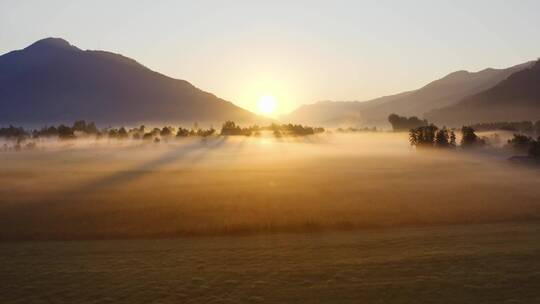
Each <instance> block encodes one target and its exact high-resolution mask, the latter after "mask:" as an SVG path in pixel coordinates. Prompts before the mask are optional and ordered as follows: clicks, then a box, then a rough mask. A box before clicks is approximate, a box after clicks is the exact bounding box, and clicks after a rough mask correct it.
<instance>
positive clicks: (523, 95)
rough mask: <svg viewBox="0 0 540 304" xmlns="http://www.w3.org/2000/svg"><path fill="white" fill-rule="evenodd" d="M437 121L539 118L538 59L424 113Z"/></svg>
mask: <svg viewBox="0 0 540 304" xmlns="http://www.w3.org/2000/svg"><path fill="white" fill-rule="evenodd" d="M426 118H428V119H429V120H430V121H434V122H437V123H440V124H446V125H451V126H454V125H463V124H469V123H478V122H494V121H520V120H534V121H535V120H539V119H540V60H539V61H537V62H536V63H535V64H534V65H533V66H531V67H530V68H528V69H525V70H521V71H518V72H516V73H514V74H512V75H510V76H509V77H508V78H507V79H505V80H503V81H501V82H500V83H499V84H497V85H496V86H494V87H492V88H490V89H488V90H485V91H483V92H481V93H478V94H475V95H472V96H469V97H467V98H465V99H463V100H462V101H460V102H459V103H457V104H455V105H452V106H449V107H445V108H442V109H438V110H433V111H431V112H429V113H427V114H426Z"/></svg>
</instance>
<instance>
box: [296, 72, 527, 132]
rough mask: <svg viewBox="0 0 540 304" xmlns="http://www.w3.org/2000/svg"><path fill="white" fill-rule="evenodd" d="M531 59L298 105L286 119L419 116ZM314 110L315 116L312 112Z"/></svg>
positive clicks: (367, 120) (377, 120) (368, 121)
mask: <svg viewBox="0 0 540 304" xmlns="http://www.w3.org/2000/svg"><path fill="white" fill-rule="evenodd" d="M531 65H532V62H528V63H524V64H520V65H517V66H513V67H511V68H507V69H485V70H482V71H480V72H475V73H471V72H467V71H458V72H454V73H451V74H449V75H447V76H445V77H443V78H441V79H439V80H436V81H433V82H431V83H429V84H428V85H426V86H424V87H422V88H420V89H418V90H415V91H410V92H405V93H401V94H397V95H392V96H387V97H383V98H378V99H374V100H371V101H368V102H349V103H344V102H336V103H332V102H326V103H324V104H319V103H316V104H313V105H307V106H303V107H301V108H299V109H298V110H296V111H294V112H293V113H291V114H290V115H289V117H288V118H289V119H290V120H295V119H298V120H306V121H309V120H315V119H316V120H318V121H319V122H321V123H327V122H332V124H334V125H338V124H340V122H344V121H347V122H348V123H350V119H347V118H350V117H355V118H356V124H358V125H367V126H371V125H373V126H386V125H387V124H388V122H387V118H388V115H390V114H391V113H397V114H399V115H406V116H412V115H415V116H418V117H422V116H423V114H424V113H425V112H428V111H431V110H433V109H437V108H442V107H445V106H449V105H452V104H455V103H457V102H459V101H460V100H461V99H463V98H464V97H467V96H470V95H473V94H477V93H479V92H482V91H484V90H486V89H489V88H491V87H493V86H495V85H496V84H497V83H499V82H500V81H502V80H504V79H505V78H507V77H508V76H510V75H511V74H512V73H514V72H517V71H520V70H523V69H525V68H527V67H529V66H531ZM313 113H317V114H318V115H313Z"/></svg>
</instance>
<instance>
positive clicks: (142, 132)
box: [0, 120, 325, 141]
mask: <svg viewBox="0 0 540 304" xmlns="http://www.w3.org/2000/svg"><path fill="white" fill-rule="evenodd" d="M263 130H267V131H271V132H273V133H274V135H275V136H276V137H282V136H307V135H314V134H317V133H322V132H324V131H325V130H324V128H314V127H309V126H303V125H295V124H282V125H278V124H275V123H273V124H271V125H269V126H264V127H260V126H258V125H252V126H248V127H241V126H239V125H237V124H236V123H235V122H234V121H226V122H224V123H223V125H222V126H221V130H220V133H219V134H217V132H216V130H215V129H214V128H213V127H210V128H208V129H205V128H200V127H199V126H198V124H197V123H195V124H194V126H193V127H192V128H189V129H188V128H184V127H182V126H179V127H178V128H175V127H172V126H165V127H162V128H150V129H149V128H147V127H145V126H144V125H141V126H139V127H136V128H126V127H120V128H112V127H109V128H104V129H98V128H97V126H96V124H95V123H94V122H86V121H84V120H79V121H76V122H74V123H73V125H71V126H67V125H65V124H60V125H58V126H44V127H42V128H40V129H35V130H26V129H24V128H23V127H15V126H12V125H10V126H8V127H3V128H0V138H6V139H15V140H17V141H22V140H25V139H30V138H44V137H57V138H60V139H75V138H77V137H84V136H95V137H96V138H98V139H99V138H115V139H127V138H131V139H137V140H138V139H141V140H153V141H159V140H160V139H161V138H172V137H177V138H182V137H194V136H197V137H208V136H212V135H220V136H259V135H260V134H261V131H263Z"/></svg>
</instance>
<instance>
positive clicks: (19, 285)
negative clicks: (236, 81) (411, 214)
mask: <svg viewBox="0 0 540 304" xmlns="http://www.w3.org/2000/svg"><path fill="white" fill-rule="evenodd" d="M539 235H540V223H538V222H529V223H519V224H509V223H507V224H487V225H453V226H438V227H425V228H390V229H376V230H362V231H354V232H353V231H351V232H327V233H317V234H286V235H282V234H276V235H258V236H246V237H213V238H187V239H186V238H177V239H160V240H123V241H122V240H117V241H69V242H8V243H0V257H1V259H0V268H1V269H2V271H1V272H0V281H1V282H2V284H0V302H1V303H538V302H539V301H540V290H539V289H538V286H540V259H538V256H539V255H540V242H539V241H538V240H539V238H538V236H539Z"/></svg>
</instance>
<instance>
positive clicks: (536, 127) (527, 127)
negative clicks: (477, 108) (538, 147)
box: [471, 120, 540, 135]
mask: <svg viewBox="0 0 540 304" xmlns="http://www.w3.org/2000/svg"><path fill="white" fill-rule="evenodd" d="M471 127H473V128H474V129H475V130H477V131H481V132H483V131H497V130H501V131H513V132H519V133H525V134H532V133H536V134H537V135H540V120H538V121H537V122H532V121H510V122H509V121H503V122H489V123H479V124H474V125H471Z"/></svg>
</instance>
